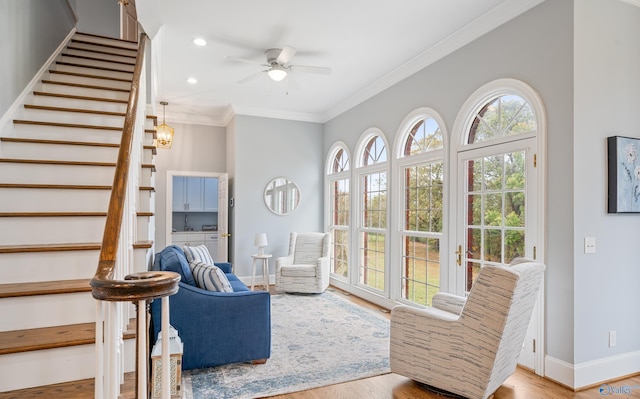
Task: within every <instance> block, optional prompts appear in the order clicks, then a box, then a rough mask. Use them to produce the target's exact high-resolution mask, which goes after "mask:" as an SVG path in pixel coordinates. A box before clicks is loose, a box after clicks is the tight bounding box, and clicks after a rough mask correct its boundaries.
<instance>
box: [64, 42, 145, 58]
mask: <svg viewBox="0 0 640 399" xmlns="http://www.w3.org/2000/svg"><path fill="white" fill-rule="evenodd" d="M67 50H76V51H87V52H91V53H96V54H105V55H114V56H117V57H126V58H133V59H134V60H135V58H136V56H135V55H131V54H118V53H114V52H112V51H104V50H94V49H86V48H82V47H78V46H74V45H73V44H70V45H68V46H67Z"/></svg>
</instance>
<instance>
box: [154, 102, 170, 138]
mask: <svg viewBox="0 0 640 399" xmlns="http://www.w3.org/2000/svg"><path fill="white" fill-rule="evenodd" d="M160 104H162V125H160V126H157V127H156V145H157V147H158V148H166V149H169V148H171V144H172V143H173V132H174V129H173V128H172V127H171V126H169V125H167V123H166V121H165V107H166V106H167V105H169V103H168V102H166V101H160Z"/></svg>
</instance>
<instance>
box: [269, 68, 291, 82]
mask: <svg viewBox="0 0 640 399" xmlns="http://www.w3.org/2000/svg"><path fill="white" fill-rule="evenodd" d="M267 75H269V77H270V78H271V80H273V81H276V82H279V81H281V80H282V79H284V78H286V77H287V71H285V70H284V69H283V68H282V67H281V66H277V65H276V66H274V67H272V68H271V69H269V71H268V72H267Z"/></svg>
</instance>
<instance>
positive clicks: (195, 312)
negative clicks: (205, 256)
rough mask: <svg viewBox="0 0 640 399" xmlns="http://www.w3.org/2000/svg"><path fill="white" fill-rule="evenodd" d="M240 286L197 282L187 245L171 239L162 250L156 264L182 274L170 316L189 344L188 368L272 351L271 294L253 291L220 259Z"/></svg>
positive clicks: (155, 318) (155, 326) (261, 357)
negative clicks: (223, 288)
mask: <svg viewBox="0 0 640 399" xmlns="http://www.w3.org/2000/svg"><path fill="white" fill-rule="evenodd" d="M216 266H218V267H219V268H221V269H222V270H223V271H224V272H225V274H226V276H227V278H228V279H229V282H230V283H231V287H232V288H233V291H234V292H214V291H207V290H203V289H200V288H197V287H196V286H195V280H194V278H193V275H192V274H191V269H190V268H189V263H188V262H187V259H186V257H185V254H184V252H183V250H182V248H180V247H178V246H175V245H171V246H168V247H166V248H165V249H163V250H162V251H161V252H159V253H157V254H156V256H155V260H154V263H153V268H152V269H153V270H164V271H172V272H176V273H178V274H180V277H181V280H180V283H179V285H180V288H179V290H178V292H177V293H176V294H175V295H173V296H171V297H169V311H170V313H169V315H170V316H169V317H170V319H171V320H170V322H171V325H172V326H173V327H175V328H176V330H178V335H179V336H180V339H181V340H182V343H183V344H184V353H183V355H182V369H183V370H191V369H196V368H204V367H213V366H219V365H222V364H229V363H240V362H249V361H252V362H256V363H263V362H265V361H266V360H267V359H268V358H269V356H270V355H271V296H270V294H269V293H268V292H266V291H250V290H249V289H248V288H247V286H246V285H245V284H244V283H243V282H242V281H240V280H239V279H238V277H236V276H235V275H234V274H233V273H231V264H230V263H216ZM151 324H152V327H151V330H152V341H153V342H152V344H153V343H155V341H156V339H157V336H158V333H159V332H160V328H161V325H162V306H161V300H160V299H156V300H154V301H153V302H152V303H151Z"/></svg>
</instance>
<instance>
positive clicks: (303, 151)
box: [233, 115, 323, 276]
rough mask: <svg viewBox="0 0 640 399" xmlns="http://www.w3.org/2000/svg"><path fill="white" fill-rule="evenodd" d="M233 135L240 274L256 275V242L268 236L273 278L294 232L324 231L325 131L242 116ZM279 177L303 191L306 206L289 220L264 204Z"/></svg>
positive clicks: (315, 126)
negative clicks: (253, 258)
mask: <svg viewBox="0 0 640 399" xmlns="http://www.w3.org/2000/svg"><path fill="white" fill-rule="evenodd" d="M233 131H234V133H235V135H234V137H235V139H234V140H235V141H234V144H233V145H234V147H235V153H234V154H233V156H234V165H235V166H234V170H233V173H234V176H233V197H234V200H235V206H234V208H233V221H234V229H235V230H234V233H233V234H234V236H233V241H234V245H235V248H234V249H233V260H234V268H235V272H236V274H238V275H239V276H250V275H251V254H253V253H256V248H255V247H254V246H253V239H254V236H255V234H256V233H267V237H268V240H269V246H268V247H267V248H266V252H267V253H271V254H273V259H272V260H271V262H270V271H271V274H273V272H274V265H275V261H274V259H275V258H276V257H278V256H284V255H286V254H287V249H288V241H289V233H290V232H292V231H322V204H323V201H322V196H323V155H322V152H321V151H320V149H321V148H322V125H321V124H318V123H310V122H297V121H286V120H280V119H270V118H260V117H252V116H242V115H238V116H236V117H235V120H234V123H233ZM279 176H285V177H288V178H290V179H292V180H293V181H294V182H296V183H297V184H298V186H299V187H300V191H301V200H300V206H299V207H298V209H297V210H295V211H294V212H293V213H292V214H290V215H287V216H277V215H275V214H273V213H271V211H269V210H268V209H267V207H266V205H265V204H264V200H263V193H264V188H265V186H266V185H267V183H268V182H269V181H270V180H271V179H273V178H274V177H279Z"/></svg>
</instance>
